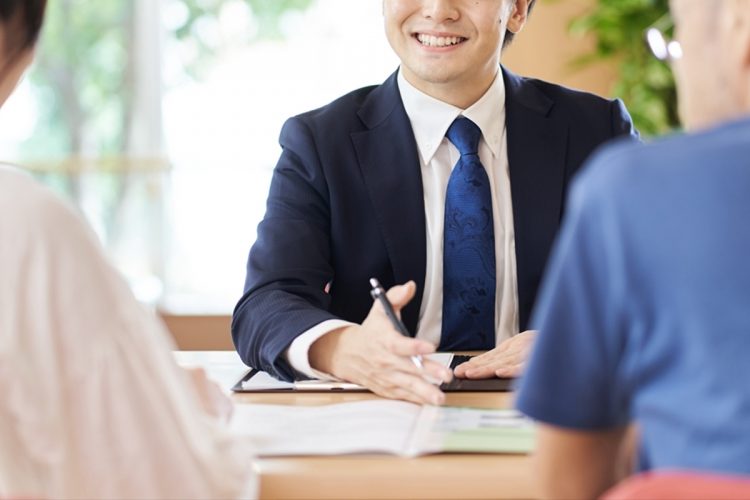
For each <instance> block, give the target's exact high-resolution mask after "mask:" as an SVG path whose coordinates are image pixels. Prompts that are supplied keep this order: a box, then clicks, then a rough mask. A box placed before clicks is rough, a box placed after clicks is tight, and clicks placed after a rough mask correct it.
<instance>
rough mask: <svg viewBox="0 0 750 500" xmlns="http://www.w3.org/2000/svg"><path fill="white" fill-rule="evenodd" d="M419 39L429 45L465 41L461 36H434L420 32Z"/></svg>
mask: <svg viewBox="0 0 750 500" xmlns="http://www.w3.org/2000/svg"><path fill="white" fill-rule="evenodd" d="M417 40H419V42H420V43H421V44H422V45H426V46H428V47H445V46H449V45H456V44H458V43H460V42H463V41H464V38H463V37H460V36H447V37H446V36H432V35H425V34H422V33H420V34H418V35H417Z"/></svg>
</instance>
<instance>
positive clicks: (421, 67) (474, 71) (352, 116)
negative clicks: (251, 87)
mask: <svg viewBox="0 0 750 500" xmlns="http://www.w3.org/2000/svg"><path fill="white" fill-rule="evenodd" d="M533 3H534V0H483V1H479V2H476V1H469V0H384V2H383V14H384V19H385V27H386V33H387V36H388V40H389V42H390V44H391V46H392V47H393V49H394V51H395V52H396V53H397V54H398V56H399V58H400V60H401V65H400V68H399V70H398V71H397V72H396V73H394V74H393V75H392V76H391V77H390V78H388V79H387V80H386V81H385V82H384V83H383V84H382V85H379V86H374V87H367V88H363V89H359V90H356V91H354V92H352V93H350V94H347V95H345V96H343V97H341V98H339V99H337V100H336V101H334V102H332V103H330V104H329V105H327V106H324V107H323V108H320V109H318V110H315V111H311V112H308V113H305V114H302V115H299V116H296V117H294V118H291V119H290V120H288V121H287V123H286V124H285V125H284V127H283V129H282V132H281V137H280V143H281V146H282V148H283V152H282V154H281V158H280V159H279V162H278V164H277V166H276V169H275V171H274V176H273V180H272V183H271V189H270V193H269V197H268V205H267V212H266V215H265V218H264V220H263V221H262V222H261V223H260V225H259V227H258V239H257V241H256V243H255V245H254V246H253V248H252V249H251V251H250V257H249V260H248V267H247V279H246V283H245V294H244V295H243V297H242V298H241V299H240V301H239V303H238V304H237V307H236V309H235V312H234V318H233V323H232V335H233V338H234V342H235V345H236V347H237V350H238V352H239V354H240V356H241V357H242V359H243V360H244V361H245V362H246V363H248V364H249V365H251V366H253V367H256V368H260V369H262V370H265V371H267V372H269V373H271V374H273V375H275V376H278V377H280V378H283V379H287V380H290V379H295V378H301V377H332V378H338V379H343V380H349V381H353V382H357V383H359V384H361V385H364V386H366V387H368V388H370V389H371V390H373V391H374V392H376V393H378V394H380V395H382V396H386V397H393V398H399V399H406V400H411V401H415V402H429V403H433V404H439V403H441V402H442V401H443V400H444V399H443V398H444V396H443V394H442V393H441V392H440V391H439V390H438V389H437V388H436V387H435V386H434V385H432V384H430V383H428V382H426V381H425V377H424V375H429V376H430V377H431V378H434V379H439V380H449V379H450V378H451V376H452V374H451V372H450V370H448V369H447V368H445V367H443V366H440V365H438V364H436V363H432V362H429V361H425V363H424V371H422V370H420V369H418V368H417V367H415V365H414V364H413V363H412V362H411V361H410V359H409V358H410V356H412V355H419V354H428V353H431V352H433V351H434V350H435V349H436V347H437V346H439V345H445V343H444V342H443V341H444V340H445V336H446V334H444V332H443V331H442V323H443V321H442V318H443V316H444V315H445V313H444V312H443V308H444V306H446V305H450V304H448V301H447V300H446V301H445V303H444V301H443V277H444V274H445V273H444V266H446V268H448V269H449V266H451V265H452V264H451V263H450V262H449V261H448V259H446V260H445V261H444V259H443V247H444V244H443V236H444V235H443V227H444V223H445V220H444V213H445V208H444V207H445V203H446V196H447V194H446V189H447V186H448V180H449V178H450V176H451V171H452V170H453V167H454V165H455V164H456V163H457V162H458V161H459V158H461V157H462V155H463V154H464V153H463V152H459V150H458V149H457V147H456V146H455V145H454V143H453V142H452V141H451V140H448V139H447V138H445V135H446V132H447V131H448V130H449V128H451V124H452V123H453V122H454V121H457V119H458V118H459V117H462V118H467V119H469V120H471V122H472V123H473V125H472V127H473V128H474V130H477V129H478V130H477V134H479V132H480V131H481V138H479V142H478V145H477V146H476V148H475V149H476V151H474V152H473V153H472V154H475V155H476V156H478V159H479V160H480V161H481V163H480V164H481V165H482V166H483V168H484V173H485V174H486V178H487V185H488V190H489V192H490V193H491V203H490V205H491V206H489V205H488V206H487V207H486V209H485V210H484V212H483V213H484V215H486V216H488V217H489V220H490V221H491V224H490V225H489V226H488V227H490V228H491V229H492V230H493V233H492V234H493V238H494V250H492V249H491V250H490V251H491V252H494V261H493V262H494V269H492V273H491V274H492V276H491V278H492V280H493V281H491V283H492V284H493V285H494V286H492V288H493V289H491V290H489V292H491V293H492V295H490V297H491V298H490V302H491V303H492V304H493V305H494V310H490V311H489V314H490V315H491V318H493V317H494V322H493V324H494V326H495V332H494V339H490V342H491V345H488V346H486V348H487V349H490V350H489V351H488V352H487V353H485V354H484V355H482V356H479V357H477V358H475V359H474V360H472V361H471V362H469V363H465V364H464V365H462V366H459V367H458V368H457V369H456V375H457V376H461V377H472V378H481V377H488V376H493V375H517V374H518V373H519V371H520V369H521V368H522V366H523V363H524V361H525V358H526V353H527V352H528V350H529V347H530V345H531V343H532V341H533V338H534V332H529V331H525V330H526V329H527V324H528V320H529V314H530V310H531V307H532V305H533V303H534V299H535V296H536V292H537V287H538V284H539V281H540V278H541V275H542V271H543V269H544V265H545V262H546V259H547V254H548V252H549V250H550V246H551V244H552V241H553V239H554V237H555V234H556V231H557V228H558V223H559V221H560V218H561V216H562V207H563V205H564V202H565V191H566V187H567V185H568V182H569V181H570V179H571V177H572V176H573V175H574V174H575V172H576V170H577V169H578V168H579V166H580V165H581V163H582V162H583V161H584V160H585V159H586V158H587V157H588V156H589V154H590V153H591V152H592V151H593V150H594V149H595V148H596V147H597V146H599V145H600V144H602V143H604V142H606V141H608V140H609V139H611V138H613V137H616V136H622V135H633V136H635V135H636V133H635V131H634V130H633V126H632V123H631V121H630V117H629V116H628V113H627V111H626V110H625V108H624V106H623V105H622V103H621V102H619V101H607V100H604V99H601V98H598V97H596V96H593V95H590V94H585V93H582V92H575V91H572V90H569V89H565V88H562V87H559V86H556V85H552V84H549V83H545V82H542V81H538V80H529V79H524V78H521V77H519V76H516V75H514V74H513V73H511V72H510V71H508V70H506V69H505V68H501V66H500V65H499V61H500V56H501V51H502V48H503V46H504V45H505V44H507V42H508V40H509V39H510V38H512V36H513V34H515V33H518V32H519V31H520V30H521V29H522V27H523V26H524V24H525V22H526V19H527V16H528V13H529V10H530V8H531V7H532V6H533ZM506 34H507V35H508V36H506ZM491 246H492V245H491V244H490V247H491ZM490 257H492V256H490ZM483 258H484V257H483ZM449 270H450V269H449ZM371 277H375V278H378V279H379V280H380V281H381V282H382V283H383V284H384V285H385V286H386V287H392V288H391V289H390V290H389V292H388V297H389V299H390V300H391V302H392V303H393V304H394V307H395V309H396V310H397V311H398V312H400V314H401V316H402V318H403V321H404V323H405V325H406V326H407V328H408V330H409V331H410V332H413V334H415V338H407V337H403V336H400V335H399V334H398V333H397V331H396V329H394V327H393V326H392V325H391V324H390V323H389V321H388V319H387V317H386V315H385V314H384V311H383V309H382V308H381V307H380V306H379V305H375V306H373V302H372V299H371V298H370V293H369V292H370V288H369V283H368V280H369V278H371ZM448 291H449V292H451V290H448ZM486 291H487V290H483V291H482V293H484V292H486ZM468 307H469V308H470V309H471V308H472V307H473V306H472V303H469V304H468ZM479 312H481V313H487V312H488V311H479ZM519 332H521V333H519ZM452 334H453V333H452ZM458 334H459V335H466V338H468V339H469V340H471V334H472V332H470V331H467V332H458ZM457 345H459V346H460V345H462V344H461V343H460V342H459V343H458V344H457ZM465 345H467V346H472V345H476V344H475V343H472V342H470V341H469V342H467V343H466V344H465ZM425 372H426V373H425Z"/></svg>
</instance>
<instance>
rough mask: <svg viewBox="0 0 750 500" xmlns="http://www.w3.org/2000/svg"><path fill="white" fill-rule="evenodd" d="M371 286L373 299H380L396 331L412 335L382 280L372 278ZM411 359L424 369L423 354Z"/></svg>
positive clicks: (406, 335)
mask: <svg viewBox="0 0 750 500" xmlns="http://www.w3.org/2000/svg"><path fill="white" fill-rule="evenodd" d="M370 286H372V290H370V295H371V296H372V300H379V301H380V304H381V305H382V306H383V309H384V310H385V314H386V316H388V319H389V320H391V324H392V325H393V328H395V329H396V331H397V332H399V333H400V334H401V335H403V336H404V337H411V335H409V330H407V329H406V325H404V323H403V321H401V320H400V319H399V317H398V316H396V311H394V310H393V305H392V304H391V301H390V300H388V297H387V296H386V294H385V290H384V289H383V287H382V286H381V285H380V282H379V281H378V280H377V279H375V278H370ZM411 361H412V363H414V365H415V366H416V367H417V368H419V369H420V370H423V369H424V366H423V365H422V356H420V355H419V354H417V355H414V356H411Z"/></svg>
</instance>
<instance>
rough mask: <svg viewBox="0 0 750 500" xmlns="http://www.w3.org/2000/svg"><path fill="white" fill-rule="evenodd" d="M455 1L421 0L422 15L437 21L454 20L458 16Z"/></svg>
mask: <svg viewBox="0 0 750 500" xmlns="http://www.w3.org/2000/svg"><path fill="white" fill-rule="evenodd" d="M455 3H456V2H455V0H423V2H422V15H423V16H424V17H425V18H426V19H431V20H432V21H434V22H437V23H441V22H443V21H455V20H456V19H458V17H459V12H458V9H457V8H456V6H455Z"/></svg>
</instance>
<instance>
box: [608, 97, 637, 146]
mask: <svg viewBox="0 0 750 500" xmlns="http://www.w3.org/2000/svg"><path fill="white" fill-rule="evenodd" d="M610 117H611V124H612V137H631V138H633V139H636V140H639V141H640V139H641V134H640V133H639V132H638V131H637V130H636V128H635V125H633V119H632V118H631V117H630V113H628V110H627V108H625V104H624V103H623V102H622V100H620V99H615V100H613V101H612V102H611V104H610Z"/></svg>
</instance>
